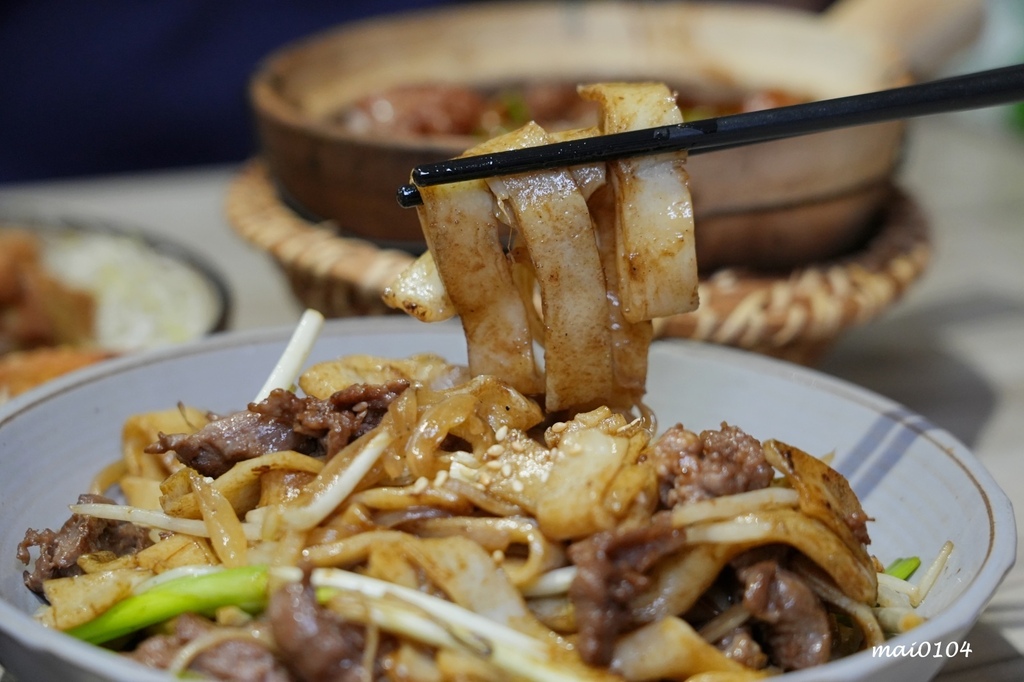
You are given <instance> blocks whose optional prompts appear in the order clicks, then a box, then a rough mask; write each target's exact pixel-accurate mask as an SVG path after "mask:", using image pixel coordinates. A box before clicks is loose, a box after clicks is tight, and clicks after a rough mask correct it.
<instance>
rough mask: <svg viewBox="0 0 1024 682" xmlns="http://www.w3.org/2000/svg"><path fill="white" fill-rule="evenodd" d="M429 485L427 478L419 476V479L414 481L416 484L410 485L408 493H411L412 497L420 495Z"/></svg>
mask: <svg viewBox="0 0 1024 682" xmlns="http://www.w3.org/2000/svg"><path fill="white" fill-rule="evenodd" d="M429 485H430V481H428V480H427V477H426V476H420V477H419V478H417V479H416V482H415V483H413V484H412V487H411V488H410V489H409V492H411V493H412V494H413V495H420V494H422V493H424V492H426V491H427V486H429Z"/></svg>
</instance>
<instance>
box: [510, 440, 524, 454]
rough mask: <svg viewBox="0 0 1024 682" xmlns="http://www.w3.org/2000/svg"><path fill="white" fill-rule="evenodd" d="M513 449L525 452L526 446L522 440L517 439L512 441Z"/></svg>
mask: <svg viewBox="0 0 1024 682" xmlns="http://www.w3.org/2000/svg"><path fill="white" fill-rule="evenodd" d="M512 450H513V451H515V452H525V451H526V446H525V445H524V444H523V442H522V441H519V440H515V441H512Z"/></svg>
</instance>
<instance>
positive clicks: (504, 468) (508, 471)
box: [501, 462, 512, 478]
mask: <svg viewBox="0 0 1024 682" xmlns="http://www.w3.org/2000/svg"><path fill="white" fill-rule="evenodd" d="M501 475H502V476H504V477H505V478H508V477H509V476H511V475H512V465H511V464H510V463H508V462H505V463H504V464H502V465H501Z"/></svg>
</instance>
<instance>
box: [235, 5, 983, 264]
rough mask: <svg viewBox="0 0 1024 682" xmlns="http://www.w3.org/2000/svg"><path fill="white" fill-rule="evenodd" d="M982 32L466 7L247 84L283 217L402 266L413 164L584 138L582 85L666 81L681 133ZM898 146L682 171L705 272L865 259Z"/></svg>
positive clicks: (356, 32)
mask: <svg viewBox="0 0 1024 682" xmlns="http://www.w3.org/2000/svg"><path fill="white" fill-rule="evenodd" d="M981 15H982V3H981V2H980V1H979V0H950V1H946V2H942V3H933V2H927V1H926V0H914V1H913V2H909V3H901V4H899V5H898V6H897V5H894V4H893V3H888V2H882V1H881V0H842V1H841V2H839V3H836V4H833V5H832V6H831V7H830V8H829V9H828V10H827V11H826V12H824V13H822V14H815V13H810V12H805V11H797V10H792V9H786V8H781V7H771V6H765V5H749V4H733V3H699V2H651V3H634V2H629V3H627V2H614V1H611V2H587V3H578V2H531V3H502V2H494V3H470V4H467V5H463V6H460V7H457V8H446V9H437V10H431V11H422V12H412V13H405V14H400V15H395V16H393V17H385V18H378V19H372V20H368V21H362V22H354V23H350V24H347V25H344V26H341V27H338V28H336V29H333V30H330V31H326V32H324V33H320V34H316V35H313V36H310V37H309V38H307V39H305V40H301V41H298V42H296V43H293V44H291V45H289V46H287V47H285V48H283V49H280V50H278V51H277V52H275V53H273V54H272V55H270V56H268V58H267V59H266V60H265V61H264V62H263V63H262V65H261V66H260V67H259V68H258V69H257V70H256V72H255V74H254V76H253V79H252V83H251V89H250V97H251V102H252V106H253V110H254V115H255V118H256V124H257V131H258V134H259V139H260V142H261V148H262V152H261V155H262V158H263V159H264V161H265V162H266V164H267V166H268V168H269V172H270V175H271V177H272V178H273V180H274V182H275V184H276V189H277V192H278V193H279V195H280V196H281V198H282V199H283V200H284V201H285V203H287V204H289V205H290V206H291V207H292V208H293V209H295V210H296V211H297V212H298V213H299V214H300V215H304V216H305V217H307V218H310V219H311V220H313V221H321V220H322V221H328V222H330V223H331V224H333V225H334V226H335V227H337V228H338V229H339V230H341V232H342V233H344V234H346V235H348V236H355V237H361V238H366V239H369V240H372V241H374V242H376V243H378V244H380V245H384V246H391V247H397V248H402V249H407V250H411V251H416V250H420V249H422V248H423V245H422V236H421V234H420V229H419V224H418V221H417V218H416V215H415V212H413V211H403V210H402V209H400V208H398V207H397V206H396V203H395V199H394V193H395V189H396V188H397V187H398V186H399V185H401V184H403V183H404V182H407V181H408V174H409V171H410V170H411V169H412V168H413V166H415V165H417V164H420V163H425V162H429V161H436V160H439V159H443V158H450V157H452V156H456V155H458V154H460V153H462V152H463V151H464V150H465V149H467V148H468V147H470V146H472V144H474V143H475V142H476V141H478V140H479V139H481V137H487V136H490V135H493V134H494V133H496V132H498V131H499V130H501V129H503V128H507V127H517V126H518V125H519V124H520V123H522V122H525V120H527V119H529V118H537V119H538V120H540V121H542V122H544V123H546V124H548V125H549V127H551V128H552V129H559V128H565V127H580V126H582V125H587V124H589V123H591V122H592V121H591V118H592V117H593V112H590V111H587V110H586V109H585V107H582V106H580V102H579V101H578V100H577V98H576V97H575V93H574V88H575V85H576V84H578V83H581V82H586V81H595V80H658V81H663V82H666V83H667V84H669V85H670V86H671V87H673V88H676V89H677V90H678V92H679V93H680V104H681V108H682V109H683V110H684V114H685V115H686V117H687V119H688V120H692V119H695V118H705V117H708V116H712V115H719V114H723V113H730V112H735V111H739V110H749V109H752V108H770V107H773V106H778V105H782V104H787V103H795V102H801V101H809V100H818V99H826V98H831V97H839V96H843V95H850V94H857V93H862V92H867V91H872V90H881V89H885V88H889V87H894V86H898V85H901V84H905V83H907V82H909V81H911V80H913V79H914V78H915V77H917V76H918V75H919V74H921V73H926V72H927V71H929V70H930V69H931V68H935V67H937V66H938V65H939V64H940V63H941V62H942V61H943V59H944V58H945V57H946V56H948V55H949V54H951V53H953V52H955V51H956V50H958V49H959V48H961V47H963V45H964V44H965V43H967V42H969V41H970V40H971V38H972V37H973V36H974V34H975V33H976V32H977V30H978V27H979V22H980V18H981ZM897 40H898V41H899V42H898V43H897V42H896V41H897ZM496 46H500V47H499V49H495V47H496ZM903 128H904V126H903V124H902V122H898V121H897V122H890V123H885V124H877V125H873V126H865V127H860V128H854V129H846V130H838V131H831V132H828V133H821V134H817V135H814V136H808V137H803V138H796V139H791V140H783V141H776V142H771V143H766V144H762V145H756V146H750V147H746V148H741V149H734V150H729V151H724V152H717V153H714V154H707V155H702V156H697V157H693V158H691V159H690V160H688V162H687V164H688V169H689V171H690V176H691V177H690V181H691V191H692V194H693V199H694V211H695V215H696V219H697V220H696V223H697V252H698V262H699V263H700V265H701V268H702V269H703V270H704V271H705V272H710V271H713V270H715V269H718V268H720V267H729V266H744V267H756V268H761V269H787V268H792V267H795V266H799V265H806V264H808V263H813V262H815V261H819V260H822V259H826V258H832V257H835V256H837V255H840V254H843V253H846V252H848V251H850V250H851V249H854V248H856V247H858V246H860V245H861V244H863V242H864V240H865V239H866V238H867V237H868V236H869V235H870V232H871V230H872V229H873V228H874V227H876V226H877V221H876V220H875V219H876V217H877V216H876V212H877V210H878V209H879V208H880V207H881V206H882V205H883V203H884V202H885V201H886V198H887V196H888V194H887V191H888V190H887V188H888V186H889V183H890V181H891V179H892V175H893V173H894V171H895V169H896V167H897V164H898V162H899V159H900V157H901V152H902V143H903Z"/></svg>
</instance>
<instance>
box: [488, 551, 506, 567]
mask: <svg viewBox="0 0 1024 682" xmlns="http://www.w3.org/2000/svg"><path fill="white" fill-rule="evenodd" d="M491 558H492V559H494V563H496V564H500V563H502V562H504V561H505V553H504V552H502V551H501V550H500V549H496V550H494V551H493V552H491Z"/></svg>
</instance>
